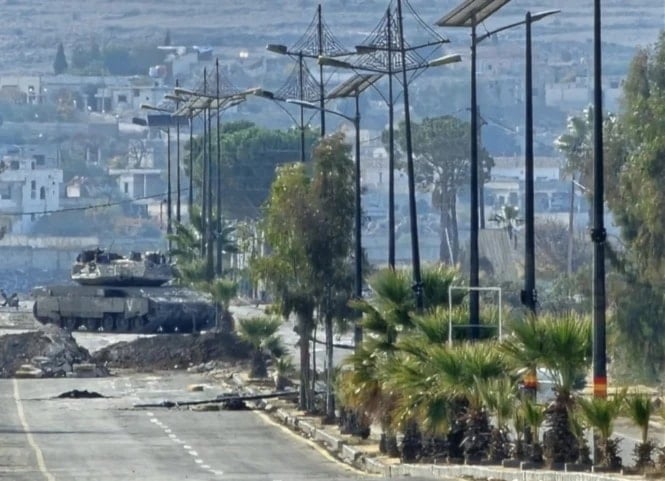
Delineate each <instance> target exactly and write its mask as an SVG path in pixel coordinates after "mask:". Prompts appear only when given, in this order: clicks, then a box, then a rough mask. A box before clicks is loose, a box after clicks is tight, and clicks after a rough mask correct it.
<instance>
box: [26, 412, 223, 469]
mask: <svg viewBox="0 0 665 481" xmlns="http://www.w3.org/2000/svg"><path fill="white" fill-rule="evenodd" d="M146 414H147V415H148V417H149V418H150V422H151V423H153V424H156V425H157V426H159V427H161V428H162V429H164V434H166V435H167V436H168V437H169V439H171V440H172V441H173V442H174V443H177V444H182V448H183V449H184V450H185V451H187V453H188V454H189V455H190V456H193V457H194V462H195V463H196V464H197V465H199V466H201V467H202V468H203V469H205V470H207V471H210V472H211V473H212V474H214V475H216V476H222V475H223V474H224V471H220V470H215V469H212V468H211V467H210V465H209V464H204V462H203V459H201V458H200V457H199V453H197V452H196V451H195V450H194V449H193V448H192V447H191V446H190V445H189V444H185V443H184V442H183V441H181V440H180V439H179V438H178V436H177V435H176V434H175V433H174V432H173V430H172V429H171V428H170V427H168V426H167V425H166V424H164V423H163V422H162V421H160V420H159V419H158V418H157V417H155V414H154V413H152V412H150V411H147V412H146ZM37 449H39V448H37ZM47 480H48V481H55V478H52V477H51V478H47Z"/></svg>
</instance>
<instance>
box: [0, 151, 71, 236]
mask: <svg viewBox="0 0 665 481" xmlns="http://www.w3.org/2000/svg"><path fill="white" fill-rule="evenodd" d="M60 184H62V170H61V169H56V168H51V167H47V166H46V165H45V161H44V157H43V156H35V157H32V158H31V157H24V156H23V155H22V154H21V153H20V152H19V153H12V154H8V155H5V156H3V157H2V160H0V218H2V219H3V221H2V223H3V225H6V226H7V227H8V230H9V231H10V232H11V233H13V234H27V233H29V232H30V230H31V229H32V227H33V225H34V223H35V222H36V221H37V220H38V219H39V218H40V217H42V216H44V215H47V214H48V213H50V212H53V211H55V210H58V209H59V207H60V196H59V192H60ZM3 214H4V215H3Z"/></svg>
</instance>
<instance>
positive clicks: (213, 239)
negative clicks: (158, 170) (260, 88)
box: [175, 61, 253, 279]
mask: <svg viewBox="0 0 665 481" xmlns="http://www.w3.org/2000/svg"><path fill="white" fill-rule="evenodd" d="M205 75H206V74H205V73H204V84H203V92H198V91H195V90H189V89H184V88H181V87H176V88H175V94H176V95H178V96H182V95H184V96H189V97H190V99H191V100H190V101H189V105H186V106H185V107H184V108H185V109H189V110H190V111H191V110H192V109H193V108H194V106H197V107H203V108H204V109H205V111H207V116H205V115H206V114H205V113H204V129H205V130H207V133H208V137H207V152H208V155H207V156H206V155H205V149H206V141H205V134H204V142H203V144H204V145H203V148H204V168H203V174H204V177H203V187H204V194H203V199H202V203H203V205H204V207H203V208H202V214H203V219H204V222H205V236H204V237H205V239H203V240H202V243H203V245H205V250H203V249H202V254H203V255H205V257H206V275H207V277H208V278H209V279H212V277H213V275H214V274H215V273H216V274H217V275H221V274H222V255H223V252H222V249H223V245H222V242H223V239H222V237H221V235H220V233H221V230H222V229H221V225H222V218H221V207H222V206H221V199H222V185H221V139H220V135H221V130H220V129H221V123H220V122H221V120H220V117H221V112H222V110H224V109H228V108H231V107H234V106H236V105H238V104H240V103H242V102H244V101H245V100H246V96H247V95H249V94H250V93H253V90H247V91H242V92H233V93H230V94H225V95H220V91H219V89H220V78H219V62H218V61H216V62H215V81H216V90H215V94H209V93H208V92H207V90H208V85H207V78H206V77H205ZM212 109H215V110H216V111H217V113H216V114H217V115H216V116H217V159H216V166H217V179H216V180H217V182H216V213H215V222H214V224H215V225H216V226H217V228H216V229H215V232H214V233H213V230H212V224H213V219H212V217H213V215H212V214H213V209H212V200H213V193H212V192H213V186H212V159H211V158H210V157H211V155H212V143H211V141H212V139H211V131H212V124H211V120H212V117H211V113H210V111H211V110H212ZM206 117H207V122H206ZM206 124H207V125H206ZM205 130H204V132H205ZM190 136H191V129H190ZM190 155H191V151H190ZM190 175H191V172H190ZM190 182H191V178H190ZM215 251H216V261H217V262H216V263H215V255H214V252H215Z"/></svg>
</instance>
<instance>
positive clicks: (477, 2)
mask: <svg viewBox="0 0 665 481" xmlns="http://www.w3.org/2000/svg"><path fill="white" fill-rule="evenodd" d="M509 1H510V0H464V1H463V2H462V3H461V4H460V5H458V6H457V7H455V8H454V9H452V10H451V11H450V12H448V13H447V14H446V15H444V16H443V17H442V18H440V19H439V20H438V21H437V22H436V25H438V26H439V27H471V135H470V137H471V139H470V141H471V148H470V152H471V162H470V163H471V175H470V193H469V200H470V208H471V216H470V217H471V219H470V220H471V225H470V229H469V234H470V235H469V271H470V272H469V287H470V289H471V291H470V293H469V324H470V326H471V328H470V337H471V339H477V338H478V334H479V325H480V302H479V297H478V290H477V289H478V287H479V277H480V276H479V273H480V272H479V271H480V264H479V258H478V229H479V225H478V207H479V206H478V194H479V185H480V183H479V175H478V174H479V165H478V164H479V162H478V101H477V89H476V46H477V45H478V43H480V42H481V41H482V40H484V39H485V38H488V37H489V35H488V34H486V35H483V36H482V38H481V37H477V36H476V27H477V25H478V24H479V23H482V22H483V21H485V20H486V19H487V18H489V17H490V16H491V15H492V14H494V13H495V12H496V11H498V10H499V9H500V8H501V7H503V6H504V5H506V4H507V3H508V2H509Z"/></svg>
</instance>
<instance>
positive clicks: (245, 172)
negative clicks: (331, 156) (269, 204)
mask: <svg viewBox="0 0 665 481" xmlns="http://www.w3.org/2000/svg"><path fill="white" fill-rule="evenodd" d="M215 125H216V120H214V119H213V130H212V133H211V139H212V142H211V147H212V152H211V158H212V159H213V174H212V175H213V177H212V178H213V183H214V182H216V178H217V165H216V162H217V130H216V129H215V128H214V126H215ZM315 140H316V135H315V134H314V132H312V131H311V130H307V131H306V137H305V158H309V156H310V155H311V151H312V146H313V144H314V141H315ZM220 141H221V146H222V152H221V159H222V171H221V175H222V188H223V194H222V195H223V197H222V206H223V207H222V208H223V210H224V213H225V215H227V216H229V217H232V218H236V219H243V218H254V219H255V218H258V217H260V214H261V206H262V205H263V203H264V202H265V201H266V199H267V197H268V192H269V191H270V186H271V183H272V182H273V180H274V179H275V169H276V167H277V166H279V165H282V164H285V163H287V162H294V161H296V160H298V159H299V158H300V131H298V130H286V131H283V130H270V129H265V128H262V127H259V126H257V125H255V124H254V123H252V122H248V121H237V122H227V123H225V122H222V124H221V138H220ZM190 149H193V154H194V178H193V179H194V185H195V186H197V187H199V186H201V185H202V178H203V176H202V174H203V172H202V166H203V162H202V159H203V137H202V136H200V137H197V138H196V139H194V144H193V145H192V146H190V145H189V143H187V145H186V146H185V151H186V153H185V156H186V158H187V159H188V158H189V152H190ZM184 164H185V169H186V170H188V166H189V163H188V162H187V161H186V162H184ZM187 174H188V175H189V172H187ZM197 192H200V189H197Z"/></svg>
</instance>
